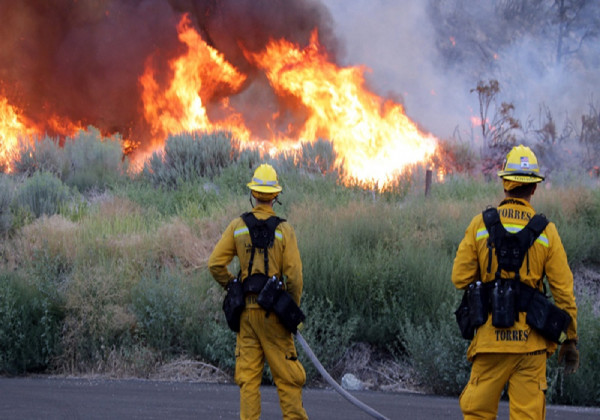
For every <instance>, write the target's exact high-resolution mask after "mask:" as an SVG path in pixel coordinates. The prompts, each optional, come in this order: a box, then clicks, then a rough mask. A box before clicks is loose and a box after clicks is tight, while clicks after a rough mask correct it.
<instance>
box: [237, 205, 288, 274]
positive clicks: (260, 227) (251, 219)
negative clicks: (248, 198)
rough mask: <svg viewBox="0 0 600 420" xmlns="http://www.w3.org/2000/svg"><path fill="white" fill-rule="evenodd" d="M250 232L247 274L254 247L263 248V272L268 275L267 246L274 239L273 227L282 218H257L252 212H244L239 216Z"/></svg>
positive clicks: (274, 227)
mask: <svg viewBox="0 0 600 420" xmlns="http://www.w3.org/2000/svg"><path fill="white" fill-rule="evenodd" d="M240 217H241V218H242V220H243V221H244V223H245V224H246V226H247V227H248V231H249V233H250V240H251V241H252V249H251V251H250V262H249V263H248V275H249V276H250V275H251V274H252V265H253V263H254V254H255V252H256V248H260V249H262V250H263V255H264V258H265V274H266V275H267V276H268V275H269V253H268V251H267V250H268V248H271V247H272V246H273V243H274V241H275V229H277V226H279V224H280V223H281V222H284V221H285V219H282V218H280V217H277V216H271V217H269V218H268V219H264V220H263V219H257V218H256V216H255V215H254V213H252V212H246V213H244V214H242V215H241V216H240Z"/></svg>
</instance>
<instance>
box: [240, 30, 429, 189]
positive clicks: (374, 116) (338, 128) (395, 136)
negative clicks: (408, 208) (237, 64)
mask: <svg viewBox="0 0 600 420" xmlns="http://www.w3.org/2000/svg"><path fill="white" fill-rule="evenodd" d="M248 55H249V56H250V57H251V60H252V61H254V62H255V63H256V64H257V65H258V66H259V67H260V68H261V69H263V70H264V71H265V73H266V75H267V78H268V79H269V81H270V82H271V85H272V86H273V89H274V90H275V91H276V92H277V93H278V94H280V95H282V96H283V95H292V96H293V97H295V98H297V99H298V100H299V101H300V102H301V103H302V104H303V105H304V107H306V109H307V110H308V118H307V119H306V122H305V123H304V126H303V127H302V129H301V131H300V134H299V140H300V141H301V142H304V141H308V142H312V141H314V140H316V139H318V138H326V139H329V140H331V141H332V143H333V146H334V149H335V151H336V152H337V154H338V162H337V163H341V162H344V164H345V165H346V169H347V170H348V171H349V175H350V177H351V178H354V179H356V180H358V181H361V182H366V183H376V184H378V185H383V184H385V183H386V182H388V181H389V180H390V178H391V177H392V176H393V175H394V174H395V173H397V172H399V171H400V170H402V169H403V168H404V167H405V166H406V165H409V164H412V163H416V162H419V161H423V160H426V159H427V158H428V157H430V156H431V155H432V154H433V153H434V151H435V149H436V140H435V139H434V138H433V137H431V136H427V135H424V134H423V133H421V132H420V131H419V129H418V128H417V126H416V125H415V124H414V123H413V122H412V121H410V120H409V119H408V117H407V116H406V114H405V113H404V109H403V107H402V106H401V105H400V104H396V103H393V102H392V101H384V100H382V99H381V98H380V97H378V96H376V95H374V94H373V93H371V92H369V91H368V90H367V89H366V88H365V86H364V85H365V81H364V77H363V73H364V69H363V68H361V67H347V68H339V67H337V66H336V65H335V64H333V63H331V62H330V61H329V58H328V56H327V54H326V52H325V51H323V49H322V48H321V46H320V45H319V40H318V36H317V32H316V31H313V34H312V37H311V41H310V44H309V45H308V46H307V47H306V48H304V49H299V48H298V47H297V46H296V45H293V44H292V43H290V42H288V41H286V40H279V41H273V42H271V43H270V44H269V45H268V46H267V48H266V49H265V51H263V52H261V53H257V54H252V53H248Z"/></svg>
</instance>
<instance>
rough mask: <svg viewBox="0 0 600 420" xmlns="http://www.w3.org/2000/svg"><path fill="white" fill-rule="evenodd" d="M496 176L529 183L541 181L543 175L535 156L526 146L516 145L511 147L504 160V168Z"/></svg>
mask: <svg viewBox="0 0 600 420" xmlns="http://www.w3.org/2000/svg"><path fill="white" fill-rule="evenodd" d="M498 176H499V177H500V178H502V179H504V180H507V181H515V182H521V183H523V184H531V183H536V182H541V181H543V180H544V176H543V175H542V174H540V167H539V166H538V161H537V158H536V157H535V154H534V153H533V152H532V151H531V149H530V148H529V147H527V146H523V145H518V146H515V147H513V148H512V150H511V151H510V152H508V154H507V155H506V159H505V160H504V169H503V170H502V171H499V172H498Z"/></svg>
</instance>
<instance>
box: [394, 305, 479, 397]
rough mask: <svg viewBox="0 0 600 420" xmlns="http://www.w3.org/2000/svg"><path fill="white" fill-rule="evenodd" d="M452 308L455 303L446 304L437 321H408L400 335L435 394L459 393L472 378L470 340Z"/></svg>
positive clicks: (426, 382)
mask: <svg viewBox="0 0 600 420" xmlns="http://www.w3.org/2000/svg"><path fill="white" fill-rule="evenodd" d="M452 312H453V306H450V305H447V304H445V305H443V306H441V308H440V315H438V316H437V318H438V320H437V321H431V322H430V321H427V322H424V323H412V322H410V321H409V322H406V323H404V324H403V328H402V332H401V335H400V336H399V337H398V339H399V342H400V344H401V345H402V347H403V348H404V350H405V351H406V353H408V355H409V357H410V360H411V362H412V364H413V367H414V369H415V371H416V372H417V375H418V376H419V380H420V382H421V383H422V384H423V385H424V386H426V387H427V388H428V389H429V390H431V391H432V392H434V393H435V394H441V395H458V394H460V392H461V391H462V389H463V388H464V386H465V385H466V384H467V381H468V379H469V374H470V369H471V364H470V363H469V362H467V358H466V354H467V347H468V345H469V342H468V341H467V340H464V339H463V338H462V337H461V336H460V333H458V326H457V325H456V322H455V321H454V315H453V313H452ZM396 354H403V353H396ZM400 358H402V356H400Z"/></svg>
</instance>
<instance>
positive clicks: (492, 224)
mask: <svg viewBox="0 0 600 420" xmlns="http://www.w3.org/2000/svg"><path fill="white" fill-rule="evenodd" d="M482 215H483V222H484V223H485V227H486V229H487V231H488V234H489V237H488V251H489V253H488V268H487V272H488V273H489V272H491V266H492V255H491V254H492V244H495V245H498V244H496V242H498V243H500V242H501V241H502V238H503V237H504V236H505V235H516V238H517V239H518V242H519V244H520V248H521V254H522V255H526V253H527V250H529V248H530V247H531V246H532V245H533V243H534V242H535V241H536V239H537V238H538V237H539V236H540V235H541V234H542V232H543V231H544V229H546V226H548V223H549V221H548V219H547V218H546V216H544V215H543V214H536V215H534V216H533V217H532V218H531V219H530V220H529V222H528V223H527V225H525V227H524V228H523V229H521V230H520V231H519V232H517V233H514V234H511V233H509V232H508V231H506V229H505V228H504V226H503V225H502V222H501V221H500V215H499V213H498V210H497V209H496V208H495V207H490V208H488V209H486V210H484V211H483V213H482ZM528 263H529V260H528ZM501 268H502V267H500V266H498V273H496V274H497V276H498V274H499V272H500V270H501ZM516 276H517V277H518V276H519V273H518V272H517V273H516Z"/></svg>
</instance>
